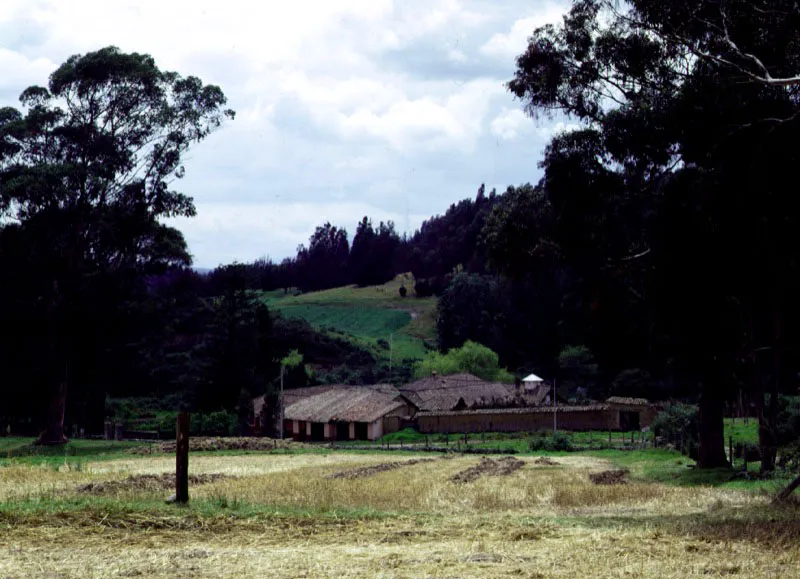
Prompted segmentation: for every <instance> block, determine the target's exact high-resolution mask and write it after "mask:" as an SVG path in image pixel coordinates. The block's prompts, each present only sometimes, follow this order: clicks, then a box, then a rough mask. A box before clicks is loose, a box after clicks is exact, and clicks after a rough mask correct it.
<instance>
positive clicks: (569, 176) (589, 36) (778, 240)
mask: <svg viewBox="0 0 800 579" xmlns="http://www.w3.org/2000/svg"><path fill="white" fill-rule="evenodd" d="M797 17H798V11H797V8H796V6H794V5H793V4H792V3H791V2H788V1H780V2H775V3H764V2H755V3H752V2H744V1H743V0H728V1H722V2H719V1H717V0H713V1H712V0H704V1H702V2H699V3H695V4H692V5H691V7H688V5H687V4H686V3H682V2H677V1H668V2H656V1H655V0H633V1H632V2H630V3H628V4H626V5H624V6H620V5H618V4H617V3H614V2H610V1H606V0H576V1H574V2H573V4H572V7H571V9H570V10H569V12H568V13H567V14H566V16H565V17H564V19H563V22H562V23H561V24H560V25H557V26H556V25H550V26H545V27H543V28H540V29H537V30H536V31H534V33H533V36H532V37H531V39H530V42H529V45H528V48H527V49H526V51H525V52H524V53H523V54H522V55H520V57H519V58H518V60H517V72H516V74H515V78H514V79H513V80H512V81H511V82H510V83H509V88H510V90H511V91H512V92H513V93H514V94H515V95H516V96H517V97H519V98H520V99H521V100H522V101H523V102H524V103H525V106H526V109H527V110H528V111H529V112H530V113H532V114H539V113H545V114H547V113H550V112H554V111H560V112H565V113H567V114H569V115H572V116H574V117H576V118H578V119H579V120H581V121H583V122H584V123H585V125H586V127H587V130H586V131H582V134H580V133H579V134H576V135H575V136H574V138H573V139H572V140H573V142H574V143H579V142H580V143H583V144H582V145H581V147H585V146H586V145H591V152H590V154H591V158H592V159H594V161H593V162H594V163H596V164H599V165H598V168H599V169H600V170H601V172H600V173H598V171H597V169H592V167H591V165H588V166H587V165H585V164H583V165H579V166H575V167H574V169H575V170H567V171H563V170H561V171H556V169H558V166H559V165H553V164H552V163H549V164H548V165H549V166H548V167H547V168H546V178H545V182H544V186H545V187H546V188H550V187H552V186H553V185H556V186H557V182H556V183H553V181H552V179H551V178H550V177H551V175H552V176H555V175H556V174H559V175H561V176H563V177H565V178H566V180H565V183H567V184H569V185H570V186H569V187H567V188H566V189H563V190H564V192H565V194H566V195H567V198H575V197H576V196H578V195H582V194H584V193H585V192H586V191H588V190H589V189H588V187H576V186H573V184H579V183H580V180H581V179H584V180H585V178H586V177H591V178H592V180H593V181H595V182H596V180H595V177H596V176H598V175H600V174H602V173H605V174H606V175H607V176H608V177H609V178H610V180H609V181H608V183H609V184H611V185H612V186H611V188H610V189H608V194H607V196H606V199H613V202H612V203H611V204H610V205H609V204H608V203H606V204H603V205H601V206H592V205H589V206H588V207H587V208H586V209H585V210H582V209H581V210H580V211H581V212H582V213H584V214H585V216H586V218H588V221H586V223H585V229H586V231H588V232H593V234H594V235H596V236H597V238H598V239H601V238H603V237H605V235H603V232H604V231H607V229H606V228H607V226H608V225H612V226H613V225H614V224H615V222H617V223H618V224H619V225H621V226H622V227H614V229H613V230H614V231H615V232H616V236H615V237H614V238H613V239H614V241H615V243H620V244H621V245H619V246H618V247H616V248H615V247H614V246H613V245H608V244H603V245H601V246H600V252H599V253H596V255H595V259H593V260H590V261H589V262H586V264H587V265H588V266H589V268H588V270H589V271H590V272H591V271H595V272H596V271H599V265H600V263H601V261H602V258H603V257H605V258H606V259H605V261H607V262H611V263H615V262H616V263H617V264H619V265H624V268H625V269H627V270H629V271H630V269H631V268H634V269H638V270H639V272H640V273H641V272H644V271H648V270H649V271H650V272H651V274H652V275H649V282H648V283H646V284H645V287H647V288H649V289H648V293H647V295H646V296H643V297H645V299H646V301H647V303H648V306H652V308H649V307H648V309H651V311H652V312H653V323H654V324H655V325H656V326H658V327H659V329H660V331H659V333H660V334H661V335H663V336H665V338H666V339H665V347H666V348H667V350H668V352H669V356H670V357H672V358H673V359H674V360H676V362H677V365H678V366H679V367H680V369H681V371H682V373H683V375H684V376H693V377H694V379H695V380H697V382H698V384H699V387H700V397H699V402H700V451H699V463H700V465H701V466H718V465H722V464H725V456H724V451H723V440H722V409H723V402H724V399H725V396H726V395H727V394H728V393H729V392H730V391H731V388H732V385H733V384H734V383H735V381H736V376H737V370H738V369H739V368H738V367H739V366H740V365H741V361H742V360H743V359H748V358H751V357H752V356H753V355H754V353H755V352H757V351H759V350H761V348H760V347H759V346H764V345H765V344H764V342H766V344H767V345H768V346H769V349H770V351H772V352H774V355H775V370H774V371H773V372H772V373H771V377H770V378H769V379H768V382H769V386H768V387H769V389H771V391H772V393H773V396H771V399H776V398H777V397H776V396H775V395H774V394H775V393H777V383H778V380H779V378H780V376H781V375H783V374H784V371H783V370H782V368H781V361H780V360H781V352H785V350H786V345H785V340H786V332H787V331H788V329H787V328H786V327H785V324H783V325H782V324H780V323H777V320H780V319H781V318H782V316H781V313H782V312H783V311H784V309H783V306H782V304H785V303H786V298H785V296H786V295H788V293H790V290H791V288H793V287H795V286H796V275H795V273H794V272H795V271H796V264H797V255H796V252H795V251H794V250H790V248H793V247H797V243H796V241H794V238H793V235H794V233H793V232H795V231H797V228H796V225H795V223H796V220H797V218H798V216H800V211H798V207H797V203H795V201H794V200H793V199H791V198H790V196H787V195H785V192H782V187H781V186H780V185H779V183H782V182H790V180H791V177H790V176H789V175H788V174H787V171H789V167H791V166H793V165H794V164H795V163H796V160H795V159H794V155H795V153H794V150H795V147H792V146H791V145H789V143H790V142H791V141H792V139H796V137H797V131H798V125H797V123H795V122H794V119H796V117H797V115H798V111H800V108H798V94H797V90H798V89H797V83H796V82H795V81H794V80H793V79H794V77H795V76H796V73H797V70H800V68H798V64H799V63H800V51H799V50H798V48H797V47H798V46H800V44H798V42H797V41H798V27H797V25H796V19H797ZM765 63H766V64H765ZM559 139H560V140H561V141H562V142H564V140H565V139H564V138H563V137H560V138H559ZM559 139H557V141H558V140H559ZM552 148H553V147H552V145H551V150H552ZM561 168H562V169H563V168H568V165H561ZM576 175H583V177H580V176H579V177H578V180H577V181H576ZM765 176H769V178H768V179H766V178H765ZM781 177H784V178H786V179H789V181H783V180H782V179H781ZM586 184H587V185H588V184H589V182H588V181H587V182H586ZM608 195H610V197H609V196H608ZM576 206H578V207H580V204H576ZM637 207H638V208H639V209H638V211H637V210H634V211H629V210H628V208H633V209H635V208H637ZM648 208H649V209H648ZM609 209H611V210H609ZM648 211H650V212H652V211H655V219H653V220H651V221H648V222H643V221H642V220H641V217H642V216H643V215H647V214H648ZM562 216H563V218H566V219H569V218H570V217H569V216H568V215H566V214H562ZM579 217H580V216H573V217H572V220H573V221H575V220H576V219H577V220H578V222H579ZM609 218H610V219H609ZM642 232H643V233H644V235H640V233H642ZM578 233H579V236H578V237H577V238H572V237H570V238H567V239H564V240H563V241H577V242H580V241H581V239H582V236H583V235H585V234H584V233H581V232H580V231H578ZM637 240H638V241H637ZM566 245H567V246H570V245H571V246H572V248H573V249H575V248H578V249H580V245H577V246H576V245H574V243H566ZM626 246H627V251H628V254H629V255H627V256H625V255H624V250H625V247H626ZM585 247H588V246H585ZM620 250H623V251H620ZM604 253H605V254H606V255H605V256H604V255H603V254H604ZM597 258H601V259H597ZM606 269H607V268H606ZM743 272H747V274H745V275H743ZM690 280H691V281H690ZM631 289H634V290H635V288H631ZM637 293H638V294H639V295H642V294H641V292H639V291H637ZM767 320H775V322H773V323H771V324H768V323H767ZM767 328H769V329H767ZM772 411H773V409H770V410H769V411H768V412H765V413H764V418H765V420H764V421H763V422H762V424H763V423H764V422H769V415H770V414H771V413H773V412H772ZM769 462H770V461H769V460H767V464H769Z"/></svg>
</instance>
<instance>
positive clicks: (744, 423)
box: [725, 418, 758, 444]
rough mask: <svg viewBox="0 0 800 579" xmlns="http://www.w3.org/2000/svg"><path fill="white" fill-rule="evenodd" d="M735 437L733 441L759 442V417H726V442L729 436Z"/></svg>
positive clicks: (726, 442)
mask: <svg viewBox="0 0 800 579" xmlns="http://www.w3.org/2000/svg"><path fill="white" fill-rule="evenodd" d="M729 436H732V437H733V443H734V444H736V443H737V442H751V443H753V444H758V419H756V418H726V419H725V444H728V437H729Z"/></svg>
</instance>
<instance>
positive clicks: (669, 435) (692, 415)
mask: <svg viewBox="0 0 800 579" xmlns="http://www.w3.org/2000/svg"><path fill="white" fill-rule="evenodd" d="M653 432H654V433H655V435H656V436H661V437H663V438H665V439H666V440H667V442H670V443H672V444H675V445H676V446H680V445H681V443H683V448H680V449H679V450H680V451H681V452H684V451H686V450H687V449H691V448H696V447H697V446H698V445H699V444H700V430H699V428H698V422H697V407H696V406H689V405H687V404H669V405H667V406H666V408H664V410H663V411H662V412H659V413H658V415H657V416H656V417H655V419H654V420H653Z"/></svg>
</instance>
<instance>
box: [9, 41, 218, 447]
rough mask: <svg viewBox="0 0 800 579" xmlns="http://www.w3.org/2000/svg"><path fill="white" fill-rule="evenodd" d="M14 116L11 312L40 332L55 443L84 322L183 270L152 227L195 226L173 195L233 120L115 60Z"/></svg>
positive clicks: (61, 70) (157, 74) (185, 90)
mask: <svg viewBox="0 0 800 579" xmlns="http://www.w3.org/2000/svg"><path fill="white" fill-rule="evenodd" d="M20 103H21V105H22V107H21V109H20V110H18V109H15V108H4V109H1V110H0V223H2V224H3V226H4V227H11V228H15V229H17V230H19V234H20V236H22V237H23V238H24V239H25V240H26V243H27V245H26V252H27V254H28V255H27V257H28V267H27V268H26V269H25V270H24V271H20V272H16V273H17V275H19V276H20V277H21V278H24V280H25V282H24V283H25V285H26V287H27V288H28V290H29V291H27V292H26V294H24V295H18V296H17V299H18V300H19V301H20V307H25V308H27V309H28V310H29V311H30V312H31V313H32V314H35V315H36V316H38V317H39V318H41V321H42V325H41V330H42V343H41V345H42V351H41V356H40V364H41V366H42V368H44V370H45V377H44V382H45V383H46V387H47V395H46V396H47V398H46V399H47V400H49V404H50V411H49V413H48V418H47V425H46V428H45V429H44V431H43V432H42V434H41V435H40V438H39V440H40V442H42V443H60V442H63V441H64V440H65V436H64V428H63V424H64V412H65V407H66V400H67V392H68V390H69V388H70V387H71V386H73V385H74V384H73V383H72V382H73V379H72V376H73V370H74V366H75V364H76V358H77V357H79V356H80V354H81V349H84V348H86V347H87V343H92V344H94V345H96V346H99V345H101V342H102V340H103V339H104V338H103V333H102V332H94V331H93V330H91V329H90V327H91V324H89V325H88V326H87V322H88V321H90V320H94V321H102V320H104V319H109V316H110V315H111V314H112V313H113V312H118V311H119V309H120V307H121V305H122V304H123V303H124V302H125V300H127V299H129V298H130V296H131V295H132V294H131V292H132V291H133V289H132V288H133V287H134V286H135V285H136V283H137V280H139V279H140V278H141V277H140V276H141V274H142V273H145V272H152V271H158V270H163V269H164V268H167V267H170V266H177V265H187V264H189V263H190V262H191V257H190V255H189V253H188V251H187V248H186V244H185V241H184V239H183V236H182V235H181V233H180V232H179V231H177V230H175V229H174V228H171V227H169V226H167V225H165V224H164V223H162V219H164V218H170V217H176V216H185V217H191V216H193V215H195V207H194V204H193V200H192V198H191V197H189V196H187V195H186V194H184V193H182V192H180V191H178V190H176V188H175V183H176V181H177V180H179V179H180V178H182V177H183V176H184V174H185V168H184V166H183V162H182V161H183V158H184V154H185V153H186V151H187V150H188V149H189V148H190V147H191V146H192V145H193V144H195V143H198V142H200V141H202V140H203V139H205V138H206V137H207V136H208V135H209V134H210V133H211V132H212V131H214V130H215V129H217V128H219V127H220V126H221V125H222V124H223V122H224V121H225V120H226V119H232V118H233V117H234V112H233V111H232V110H229V109H225V108H224V107H225V104H226V97H225V95H224V94H223V92H222V90H221V89H220V88H219V87H217V86H214V85H207V84H204V83H203V82H202V81H201V80H200V79H198V78H196V77H194V76H188V77H183V76H181V75H179V74H178V73H176V72H169V71H162V70H160V69H159V68H158V66H156V63H155V61H154V59H153V58H152V57H151V56H149V55H146V54H138V53H123V52H121V51H120V50H119V49H117V48H116V47H106V48H103V49H101V50H98V51H96V52H90V53H87V54H84V55H75V56H72V57H70V58H69V59H68V60H67V61H66V62H65V63H64V64H62V65H61V66H59V67H58V68H57V69H56V70H55V71H54V72H53V73H52V74H51V75H50V78H49V82H48V83H47V86H46V87H42V86H31V87H29V88H27V89H25V90H24V91H23V92H22V94H21V96H20ZM100 350H101V348H100V349H98V351H100ZM43 399H44V397H43Z"/></svg>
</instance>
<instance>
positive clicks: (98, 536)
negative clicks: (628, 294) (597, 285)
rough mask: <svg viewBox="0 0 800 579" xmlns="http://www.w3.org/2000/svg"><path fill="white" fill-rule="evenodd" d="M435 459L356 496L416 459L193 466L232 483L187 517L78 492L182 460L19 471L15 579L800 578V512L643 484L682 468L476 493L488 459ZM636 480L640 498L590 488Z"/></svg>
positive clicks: (618, 455) (150, 497)
mask: <svg viewBox="0 0 800 579" xmlns="http://www.w3.org/2000/svg"><path fill="white" fill-rule="evenodd" d="M604 453H605V454H604ZM111 454H113V453H111ZM103 456H104V455H102V454H101V455H98V458H100V457H103ZM554 456H555V455H554ZM429 458H433V459H435V460H433V461H430V462H426V463H423V464H414V465H406V466H402V467H401V468H396V469H394V470H392V471H388V472H380V473H377V474H373V475H372V476H365V477H362V478H357V479H353V480H344V479H329V478H326V477H327V476H328V475H330V474H332V473H336V472H339V471H342V470H347V469H350V468H353V467H356V466H369V465H375V464H379V463H382V462H387V461H391V462H394V461H406V460H408V459H407V458H405V457H403V456H398V455H395V454H391V455H388V454H385V453H384V454H379V453H353V452H336V453H329V454H325V455H319V454H302V455H280V456H276V455H272V456H271V455H268V454H261V455H248V456H230V455H225V456H222V455H215V456H210V455H203V456H195V455H192V456H191V457H190V461H189V465H190V472H191V473H193V474H199V473H215V474H221V475H227V476H226V477H225V478H220V479H217V480H216V481H215V482H211V483H209V484H204V485H199V486H194V487H192V488H191V489H190V494H191V501H190V503H189V504H188V505H187V506H182V507H181V506H175V505H166V504H165V503H164V500H163V499H164V497H165V495H166V494H167V491H152V490H142V489H139V488H137V487H135V486H133V487H131V488H129V489H127V490H126V489H124V488H121V487H116V490H114V491H113V492H110V493H103V492H100V493H88V494H87V493H86V492H81V491H80V490H79V487H80V485H84V484H86V483H87V481H89V482H102V481H107V480H116V481H122V483H123V484H124V483H125V481H130V480H131V479H129V477H136V476H139V475H142V474H158V473H165V472H169V471H170V470H171V469H172V468H174V459H173V458H171V457H167V456H162V457H158V456H156V457H145V458H137V457H126V458H125V459H120V458H114V457H113V456H112V459H110V460H102V461H97V462H95V461H92V462H89V463H87V464H86V468H85V469H84V470H83V471H80V472H77V471H68V470H64V471H57V470H53V469H47V468H42V467H36V466H32V465H29V464H17V465H11V466H5V467H2V468H0V537H2V538H0V552H2V553H3V556H2V557H0V576H12V577H16V576H31V575H35V576H43V575H44V576H59V577H83V576H92V577H107V576H148V577H166V576H175V575H181V576H201V577H206V576H207V577H217V576H274V577H325V576H336V577H338V576H348V577H375V576H380V577H436V576H458V577H486V576H493V577H498V576H520V577H539V578H541V577H664V578H677V577H692V576H704V577H707V576H711V577H722V576H726V577H727V576H741V577H789V576H792V574H793V573H795V572H796V570H797V568H798V565H799V564H800V545H799V544H798V542H797V537H798V536H799V535H800V517H798V510H797V508H796V507H791V506H789V507H785V508H776V507H773V506H771V505H770V504H769V500H768V497H766V496H762V495H760V494H758V493H751V492H743V491H742V490H741V489H736V488H721V487H719V486H713V485H709V484H703V485H699V486H673V485H667V484H664V483H662V482H658V481H654V480H649V479H647V478H646V477H645V478H641V476H640V475H641V474H643V473H646V471H647V469H648V468H651V467H652V468H654V467H655V466H656V465H658V464H661V465H662V466H664V468H666V465H667V463H669V462H670V461H672V462H675V460H676V457H675V456H673V455H672V454H671V453H666V452H664V451H636V452H628V453H623V452H619V451H602V452H598V453H592V454H591V455H579V454H575V453H572V454H570V455H561V456H556V461H557V462H558V463H559V464H558V465H556V466H540V465H537V464H535V462H534V458H533V457H525V458H523V460H524V462H525V465H524V466H523V468H521V469H520V470H518V471H516V472H515V473H513V474H512V475H510V476H492V477H490V476H484V477H481V478H479V479H478V480H476V481H475V482H473V483H468V484H455V483H453V482H451V480H450V477H451V476H453V475H454V474H455V473H457V472H459V471H462V470H464V469H466V468H469V467H471V466H473V465H475V464H476V463H477V462H478V460H479V459H478V457H469V456H461V457H456V458H452V459H448V460H442V459H438V458H436V456H435V455H434V456H430V457H429ZM623 464H624V465H627V466H629V467H631V468H632V470H633V471H634V472H632V480H631V482H630V483H629V484H626V485H618V486H597V485H593V484H592V483H590V482H589V480H588V476H587V475H588V473H590V472H594V471H597V470H603V469H607V468H611V467H613V466H615V465H623ZM637 464H641V465H642V467H641V469H639V467H638V466H636V465H637ZM648 465H649V466H648ZM675 466H676V467H677V466H678V465H677V464H676V465H675ZM682 468H685V466H683V467H682ZM640 470H641V472H639V471H640ZM133 480H136V479H135V478H134V479H133ZM12 489H13V491H12ZM3 493H6V494H5V495H3ZM793 569H794V571H793Z"/></svg>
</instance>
